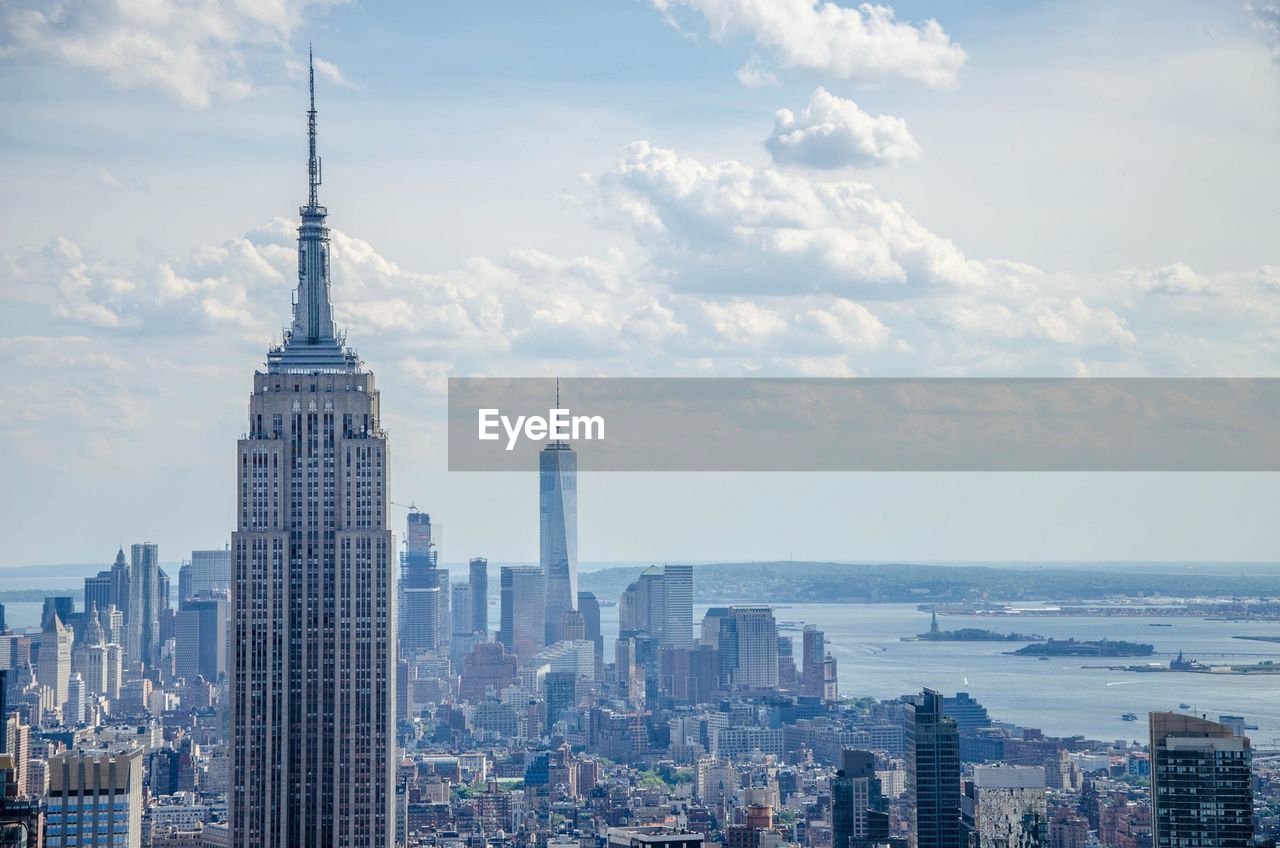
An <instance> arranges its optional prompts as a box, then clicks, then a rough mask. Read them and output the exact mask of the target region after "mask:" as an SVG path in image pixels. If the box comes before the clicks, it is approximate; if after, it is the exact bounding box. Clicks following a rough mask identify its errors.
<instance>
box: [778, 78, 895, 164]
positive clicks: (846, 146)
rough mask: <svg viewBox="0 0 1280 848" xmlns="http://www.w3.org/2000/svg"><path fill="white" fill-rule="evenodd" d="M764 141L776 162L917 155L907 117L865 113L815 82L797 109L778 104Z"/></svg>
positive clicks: (887, 160) (879, 160) (888, 160)
mask: <svg viewBox="0 0 1280 848" xmlns="http://www.w3.org/2000/svg"><path fill="white" fill-rule="evenodd" d="M765 147H766V148H767V149H768V151H769V155H770V156H772V157H773V161H774V162H776V163H777V164H779V165H805V166H808V167H810V168H828V169H829V168H843V167H846V166H849V165H889V166H895V165H901V164H903V163H904V162H912V161H915V160H916V159H919V158H920V145H919V144H918V143H916V140H915V138H913V137H912V135H911V132H910V131H909V130H908V129H907V122H906V121H904V120H902V119H901V118H896V117H894V116H892V115H876V116H872V115H868V114H867V113H866V112H864V111H862V110H861V109H860V108H858V104H857V103H854V102H853V101H852V100H847V99H845V98H843V97H837V96H836V95H834V94H832V93H831V92H829V91H827V90H826V89H825V88H822V87H818V88H817V89H816V90H815V91H814V92H813V94H812V95H810V97H809V102H808V104H807V105H806V106H805V107H804V109H802V110H801V111H800V113H799V114H796V113H794V112H792V111H791V110H790V109H779V110H778V112H777V114H775V115H774V120H773V132H772V133H771V134H770V135H769V137H768V138H767V139H766V140H765Z"/></svg>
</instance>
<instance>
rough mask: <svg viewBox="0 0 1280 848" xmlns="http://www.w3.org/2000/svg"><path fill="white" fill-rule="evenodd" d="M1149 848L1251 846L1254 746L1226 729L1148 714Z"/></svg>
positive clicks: (1171, 715) (1186, 717)
mask: <svg viewBox="0 0 1280 848" xmlns="http://www.w3.org/2000/svg"><path fill="white" fill-rule="evenodd" d="M1150 726H1151V799H1152V802H1151V805H1152V810H1151V829H1152V833H1151V844H1152V846H1153V848H1180V846H1197V848H1245V846H1248V845H1252V844H1253V793H1252V786H1251V783H1250V779H1251V777H1250V773H1251V769H1252V746H1251V745H1250V742H1249V739H1248V737H1246V736H1236V735H1235V734H1234V733H1232V730H1231V728H1230V727H1229V726H1227V725H1225V724H1219V723H1218V722H1216V721H1209V720H1208V719H1204V718H1196V717H1195V716H1190V715H1185V714H1183V713H1151V715H1150Z"/></svg>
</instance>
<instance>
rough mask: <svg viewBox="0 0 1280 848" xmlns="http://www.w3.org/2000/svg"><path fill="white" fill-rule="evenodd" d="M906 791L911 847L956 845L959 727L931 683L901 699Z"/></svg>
mask: <svg viewBox="0 0 1280 848" xmlns="http://www.w3.org/2000/svg"><path fill="white" fill-rule="evenodd" d="M907 792H908V796H909V798H910V806H911V834H912V843H911V844H912V848H962V846H963V845H964V838H963V834H962V831H961V826H960V731H959V730H957V729H956V723H955V721H953V720H952V719H949V718H947V717H946V714H945V712H944V706H943V699H942V694H941V693H939V692H935V691H934V690H932V689H925V690H924V693H923V694H921V695H918V696H916V699H915V703H914V704H908V705H907Z"/></svg>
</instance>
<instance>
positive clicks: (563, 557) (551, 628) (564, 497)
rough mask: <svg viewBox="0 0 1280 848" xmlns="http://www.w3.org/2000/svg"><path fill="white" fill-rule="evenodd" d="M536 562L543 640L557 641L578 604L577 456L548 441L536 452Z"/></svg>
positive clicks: (560, 442) (566, 444)
mask: <svg viewBox="0 0 1280 848" xmlns="http://www.w3.org/2000/svg"><path fill="white" fill-rule="evenodd" d="M538 532H539V539H540V545H539V558H538V563H539V565H541V566H542V571H543V573H544V574H545V575H546V613H545V621H544V627H545V629H546V635H545V639H546V643H547V644H552V643H554V642H558V641H560V638H561V632H560V627H561V619H563V618H564V614H565V613H566V612H568V611H569V610H576V609H577V608H578V607H577V604H578V455H577V454H576V453H574V450H573V448H572V447H570V445H569V443H568V442H562V441H552V442H548V443H547V446H546V447H544V448H543V449H542V451H541V452H540V453H539V454H538Z"/></svg>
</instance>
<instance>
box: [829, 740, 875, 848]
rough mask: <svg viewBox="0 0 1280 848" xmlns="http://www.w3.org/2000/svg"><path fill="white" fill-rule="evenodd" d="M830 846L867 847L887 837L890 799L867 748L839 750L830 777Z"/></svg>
mask: <svg viewBox="0 0 1280 848" xmlns="http://www.w3.org/2000/svg"><path fill="white" fill-rule="evenodd" d="M831 837H832V841H831V845H832V848H870V846H873V845H880V844H882V843H884V842H887V841H888V839H889V801H888V799H887V798H885V797H884V794H883V792H882V791H881V788H880V779H879V778H878V777H876V757H875V754H873V753H871V752H870V751H852V750H846V751H843V752H841V757H840V769H839V771H837V772H836V776H835V778H833V779H832V781H831Z"/></svg>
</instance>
